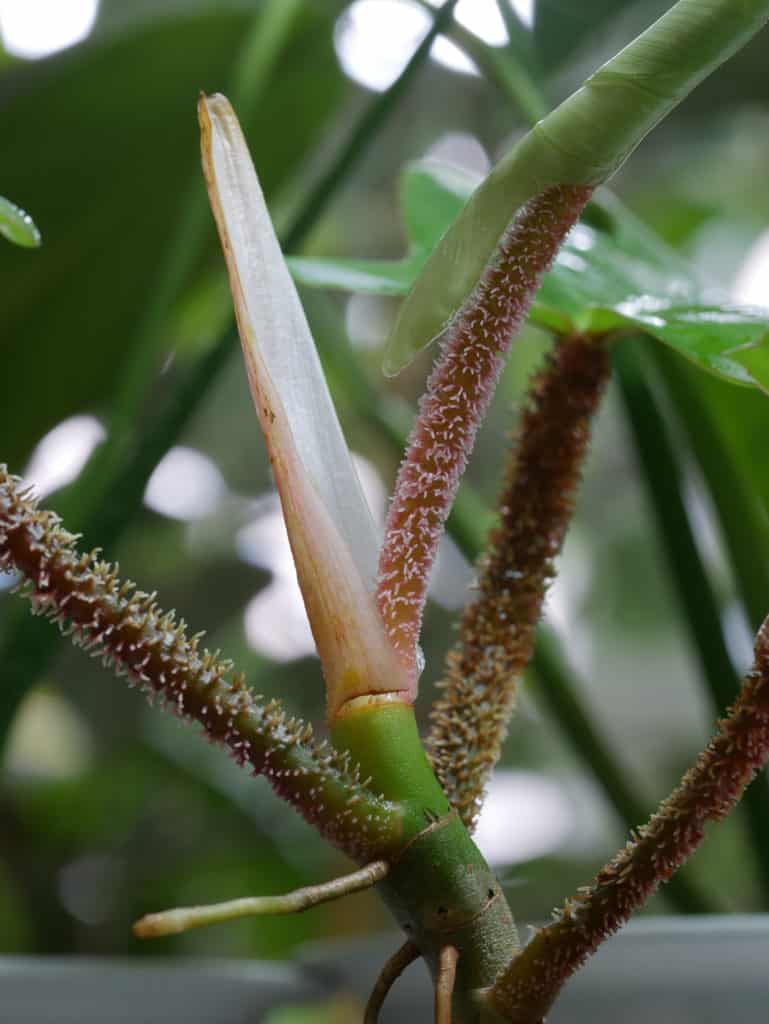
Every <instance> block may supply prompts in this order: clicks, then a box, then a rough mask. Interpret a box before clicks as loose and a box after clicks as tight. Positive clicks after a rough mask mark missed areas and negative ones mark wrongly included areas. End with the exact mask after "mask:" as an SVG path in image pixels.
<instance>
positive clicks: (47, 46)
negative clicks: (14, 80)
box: [0, 0, 99, 60]
mask: <svg viewBox="0 0 769 1024" xmlns="http://www.w3.org/2000/svg"><path fill="white" fill-rule="evenodd" d="M98 10H99V0H0V33H1V34H2V37H3V46H4V47H5V49H6V50H7V51H8V53H12V54H13V55H14V56H16V57H26V58H28V59H30V60H35V59H37V58H39V57H47V56H48V55H49V54H51V53H56V52H57V51H58V50H64V49H66V48H67V47H68V46H74V44H75V43H79V42H80V41H81V40H82V39H85V37H86V36H87V35H88V33H89V32H90V31H91V29H92V28H93V24H94V22H95V21H96V15H97V13H98Z"/></svg>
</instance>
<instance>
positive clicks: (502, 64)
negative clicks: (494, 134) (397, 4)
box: [418, 0, 550, 124]
mask: <svg viewBox="0 0 769 1024" xmlns="http://www.w3.org/2000/svg"><path fill="white" fill-rule="evenodd" d="M418 2H419V5H420V7H422V8H423V9H424V10H426V11H429V12H430V14H433V13H434V11H435V8H434V7H433V6H432V4H431V3H429V0H418ZM508 10H510V9H509V8H508ZM510 14H511V16H512V18H513V19H515V20H516V22H517V26H518V27H517V30H516V32H515V35H513V33H512V32H511V31H510V29H509V28H508V35H509V36H510V43H509V44H508V46H507V47H499V46H489V45H488V44H487V43H485V42H484V41H483V40H482V39H479V37H478V36H477V35H475V33H474V32H471V31H470V29H467V28H465V26H464V25H460V24H459V22H454V24H453V25H452V26H451V30H450V31H448V32H446V35H447V36H449V37H450V38H451V40H452V42H453V43H455V44H456V45H457V46H458V47H459V48H460V49H461V50H463V51H464V53H466V54H467V56H468V57H469V58H470V59H471V60H472V61H474V62H475V63H476V64H477V65H478V67H479V68H480V69H481V71H483V73H484V74H485V75H486V77H487V78H488V79H489V80H490V81H491V82H493V83H494V84H495V85H496V87H497V88H498V89H499V91H500V93H501V94H502V95H503V96H504V97H505V99H506V100H512V103H513V105H514V106H516V107H517V108H518V109H519V110H520V111H521V113H522V114H523V116H524V118H525V119H526V121H527V122H528V123H529V124H534V123H535V122H536V121H539V120H540V118H542V117H544V116H545V114H547V112H548V110H549V109H550V108H549V106H548V104H547V100H546V99H545V97H544V95H543V93H542V90H541V89H540V88H539V86H538V85H537V84H536V82H535V80H534V77H533V76H532V74H531V72H530V70H529V68H528V66H527V65H528V63H529V61H527V60H525V59H524V47H523V46H522V45H521V43H522V42H523V40H522V39H521V35H522V34H525V35H528V33H526V30H525V29H524V28H523V26H522V25H521V23H520V22H519V21H517V18H516V16H515V14H514V12H512V11H510Z"/></svg>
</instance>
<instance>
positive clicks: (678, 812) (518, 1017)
mask: <svg viewBox="0 0 769 1024" xmlns="http://www.w3.org/2000/svg"><path fill="white" fill-rule="evenodd" d="M767 759H769V617H768V618H767V619H766V620H765V621H764V623H763V625H762V626H761V628H760V629H759V631H758V634H757V636H756V643H755V653H754V663H753V667H752V669H751V670H750V672H749V673H748V674H747V676H746V678H745V680H744V682H743V684H742V689H741V690H740V694H739V696H738V697H737V699H736V701H735V702H734V704H733V705H732V707H731V708H730V709H729V711H728V712H727V714H726V716H725V717H724V718H723V719H722V720H721V721H719V722H718V723H717V726H716V732H715V735H714V736H713V738H712V739H711V741H710V743H709V744H708V746H707V747H706V748H705V750H704V751H703V752H702V753H701V754H700V756H699V758H698V759H697V763H696V764H695V765H694V767H693V768H690V769H689V771H688V772H687V773H686V775H684V777H683V779H682V780H681V783H680V784H679V786H678V787H677V788H676V789H674V790H673V792H672V793H671V794H670V796H669V797H668V798H667V799H666V800H663V802H662V803H661V804H660V806H659V809H658V810H657V812H656V814H654V815H652V817H651V818H650V820H649V822H648V823H647V824H646V825H644V826H643V827H642V828H640V829H638V831H637V832H635V833H634V834H633V835H632V837H631V839H630V841H629V842H628V843H627V845H626V846H625V847H624V848H623V849H622V850H620V851H619V853H618V854H617V855H616V857H614V858H613V860H611V861H609V863H608V864H607V865H606V866H605V867H603V868H602V869H601V870H600V871H599V872H598V875H597V876H596V878H595V880H594V882H593V884H592V885H591V886H589V887H587V888H584V889H580V890H578V892H577V895H576V897H575V898H574V899H572V900H567V901H566V903H565V904H564V906H563V907H562V908H561V910H559V911H558V912H557V914H556V915H555V920H554V921H553V922H552V924H549V925H548V926H547V927H546V928H542V929H541V930H539V931H537V932H536V934H535V935H534V937H533V938H532V940H531V942H530V943H529V944H528V946H526V948H525V949H524V950H523V951H522V952H521V953H520V954H519V955H518V956H516V957H515V958H514V959H513V961H512V962H511V964H510V966H509V967H508V968H507V970H505V971H503V972H502V973H501V974H500V976H499V977H498V978H497V981H496V983H495V984H494V986H493V988H492V989H490V990H489V992H488V1000H489V1004H490V1005H491V1006H493V1007H494V1009H495V1010H496V1011H497V1012H498V1013H499V1014H501V1016H502V1017H503V1018H504V1019H505V1020H508V1021H511V1022H513V1024H540V1021H541V1020H542V1019H543V1018H544V1015H545V1014H546V1013H548V1012H549V1009H550V1006H551V1005H552V1003H553V1001H554V1000H555V998H556V997H557V995H558V993H559V992H560V990H561V988H562V986H563V985H564V984H565V982H566V981H568V979H569V978H570V977H571V976H572V975H573V974H574V973H575V972H576V971H577V969H578V968H579V967H581V965H582V964H583V963H584V961H585V960H586V959H587V957H588V956H590V954H591V953H593V952H594V951H595V950H596V949H597V948H598V946H600V944H601V943H602V942H603V941H604V940H605V939H607V938H608V937H609V936H610V935H613V934H614V932H616V931H618V930H619V929H620V928H621V927H622V926H623V925H624V924H625V922H626V921H627V920H628V918H629V917H630V915H631V914H632V913H633V911H635V910H637V909H638V908H639V907H641V906H643V904H644V903H645V902H646V900H647V899H648V898H649V896H651V894H652V893H653V892H655V891H656V889H657V888H658V887H659V886H660V885H661V884H662V883H663V882H667V881H668V880H669V879H670V877H671V876H672V875H673V873H674V872H675V871H676V870H677V869H678V868H679V867H681V865H682V864H684V863H685V862H686V860H688V858H689V857H690V856H691V855H692V853H694V851H695V850H696V849H697V847H698V846H699V844H700V843H701V842H702V839H703V836H704V833H705V826H706V824H707V823H708V822H711V821H719V820H720V819H722V818H724V817H726V815H727V814H729V812H730V811H731V810H732V809H733V808H734V806H735V805H736V804H737V803H738V802H739V800H740V799H741V797H742V794H743V793H744V791H745V787H746V786H747V785H749V783H750V782H751V781H752V779H753V778H754V777H755V775H756V772H758V771H759V770H760V769H761V768H762V767H763V766H764V765H765V764H766V762H767Z"/></svg>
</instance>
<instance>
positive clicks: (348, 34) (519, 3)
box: [335, 0, 534, 92]
mask: <svg viewBox="0 0 769 1024" xmlns="http://www.w3.org/2000/svg"><path fill="white" fill-rule="evenodd" d="M428 2H429V3H430V4H432V6H433V7H439V6H440V5H441V3H442V0H428ZM512 6H513V8H514V10H515V12H516V13H517V14H518V16H519V18H520V19H521V21H522V22H523V23H524V25H526V26H528V27H530V26H531V25H532V24H533V20H534V2H533V0H514V2H513V5H512ZM455 17H456V20H457V21H458V22H459V23H460V24H461V25H462V26H463V27H464V28H466V29H468V30H469V31H471V32H472V33H473V34H474V35H476V36H477V37H478V38H479V39H482V40H483V41H484V42H486V43H488V44H489V45H491V46H504V44H505V43H506V42H507V41H508V35H507V31H506V29H505V24H504V22H503V20H502V17H501V15H500V13H499V9H498V8H497V4H496V0H460V2H459V3H458V4H457V7H456V11H455ZM430 22H431V19H430V16H429V13H428V12H427V11H426V10H425V9H424V7H422V6H420V5H418V4H416V3H414V2H412V0H355V2H354V3H352V4H350V6H349V7H348V8H347V10H346V11H345V12H344V13H343V14H342V16H341V17H340V19H339V21H338V23H337V28H336V33H335V44H336V51H337V56H338V57H339V62H340V63H341V65H342V67H343V68H344V70H345V72H346V73H347V74H348V75H349V76H350V78H352V79H354V80H355V81H356V82H359V83H360V84H361V85H365V86H367V87H368V88H369V89H374V90H376V91H377V92H381V91H383V90H384V89H387V88H388V87H389V86H390V85H392V83H393V82H394V81H395V79H396V78H397V77H398V75H400V73H401V72H402V71H403V69H404V68H405V66H406V64H407V63H408V61H409V59H410V58H411V55H412V54H413V53H414V50H415V49H416V48H417V47H418V46H419V44H420V42H421V41H422V39H423V38H424V36H425V34H426V33H427V31H428V30H429V28H430ZM430 56H431V57H432V58H433V60H435V61H437V62H438V63H439V64H443V65H444V66H445V67H448V68H451V69H452V71H459V72H461V73H463V74H478V68H477V67H476V65H475V63H474V62H473V61H472V60H470V58H469V57H467V55H466V54H465V53H464V52H463V51H462V50H460V49H459V48H458V47H457V46H455V45H454V43H452V42H451V40H449V39H447V38H446V37H445V36H439V38H438V39H436V41H435V42H434V43H433V46H432V49H431V50H430Z"/></svg>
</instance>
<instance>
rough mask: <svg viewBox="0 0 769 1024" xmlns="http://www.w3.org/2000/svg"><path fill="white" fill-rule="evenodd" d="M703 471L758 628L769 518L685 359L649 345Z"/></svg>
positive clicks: (767, 591) (765, 593)
mask: <svg viewBox="0 0 769 1024" xmlns="http://www.w3.org/2000/svg"><path fill="white" fill-rule="evenodd" d="M648 351H649V355H650V357H651V358H652V359H653V361H654V364H655V366H656V368H657V369H658V370H659V377H660V383H661V386H662V387H664V388H666V389H667V391H668V393H669V394H670V397H671V399H672V403H673V405H674V407H675V412H676V414H677V416H678V418H679V420H680V422H681V425H682V426H683V429H684V431H685V432H686V436H687V439H688V441H689V443H690V445H691V447H692V451H693V452H694V455H695V457H696V459H697V462H698V463H699V466H700V469H701V470H702V474H703V477H704V478H705V482H706V484H707V487H708V491H709V492H710V495H711V497H712V499H713V504H714V505H715V509H716V512H717V514H718V519H719V522H720V524H721V529H722V532H723V538H724V542H725V544H726V547H727V550H728V552H729V558H730V562H731V565H732V568H733V570H734V575H735V579H736V582H737V586H738V589H739V594H740V598H741V599H742V602H743V604H744V606H745V610H746V612H747V615H748V618H749V620H750V624H751V627H752V628H753V629H758V627H759V625H760V624H761V621H762V619H763V616H764V613H765V611H766V605H767V600H768V599H769V520H767V516H766V513H765V511H764V510H763V509H762V508H761V505H760V502H759V499H758V498H757V496H756V495H755V494H754V493H753V492H752V491H751V489H750V487H749V484H748V481H747V480H746V479H745V477H744V476H743V474H742V473H741V472H740V471H739V469H738V467H737V466H735V464H734V461H733V460H732V459H731V458H730V457H729V453H728V450H727V448H726V447H725V445H724V442H723V439H722V438H721V437H720V435H719V432H718V429H717V428H716V424H715V422H714V419H713V416H712V414H711V412H710V410H709V409H708V406H707V401H706V399H705V397H704V395H703V394H702V392H701V391H700V389H699V388H698V381H696V380H692V379H691V377H692V374H691V373H690V372H687V371H688V369H689V368H688V367H687V366H685V365H684V361H683V360H682V359H681V358H680V357H679V356H676V355H674V354H673V353H671V352H669V351H668V350H667V349H665V348H664V347H663V346H661V345H656V344H655V345H653V346H648Z"/></svg>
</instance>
